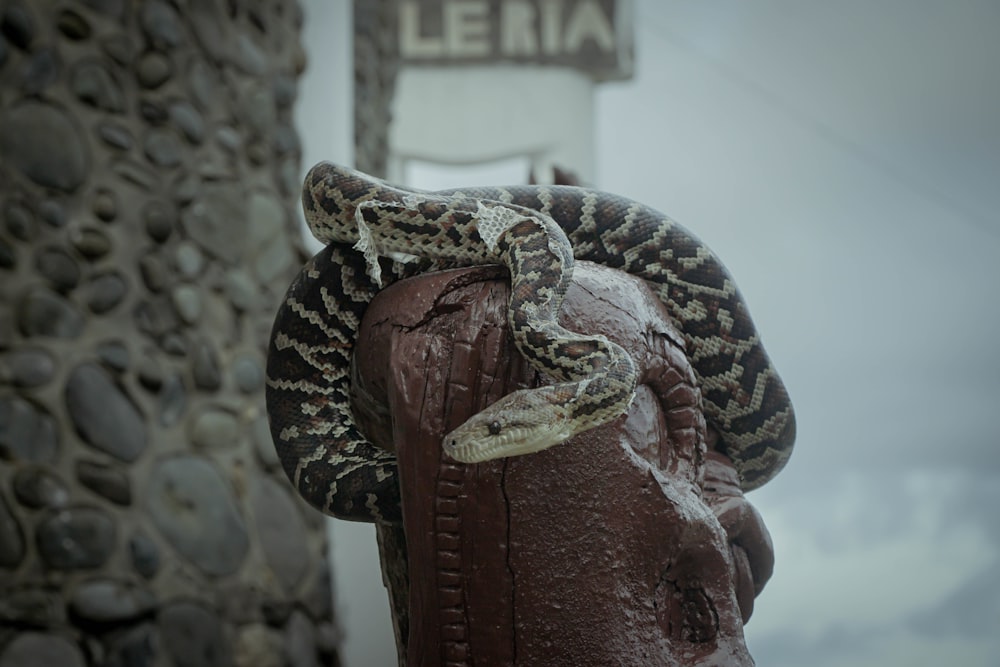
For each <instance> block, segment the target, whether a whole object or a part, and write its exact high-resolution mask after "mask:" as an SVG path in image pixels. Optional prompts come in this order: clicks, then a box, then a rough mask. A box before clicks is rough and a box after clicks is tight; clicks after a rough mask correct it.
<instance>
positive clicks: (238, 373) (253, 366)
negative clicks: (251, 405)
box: [232, 354, 264, 394]
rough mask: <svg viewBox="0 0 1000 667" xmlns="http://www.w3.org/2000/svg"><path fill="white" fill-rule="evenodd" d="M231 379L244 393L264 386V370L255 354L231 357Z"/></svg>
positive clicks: (252, 391) (250, 392) (249, 392)
mask: <svg viewBox="0 0 1000 667" xmlns="http://www.w3.org/2000/svg"><path fill="white" fill-rule="evenodd" d="M232 369H233V379H234V380H235V381H236V387H237V388H238V389H239V390H240V391H242V392H243V393H244V394H252V393H254V392H255V391H258V390H259V389H260V388H261V387H263V386H264V370H263V369H262V368H261V367H260V363H259V362H258V361H257V357H256V356H255V355H250V354H241V355H239V356H237V357H236V358H235V359H233V365H232Z"/></svg>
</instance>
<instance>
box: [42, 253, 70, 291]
mask: <svg viewBox="0 0 1000 667" xmlns="http://www.w3.org/2000/svg"><path fill="white" fill-rule="evenodd" d="M35 269H36V270H37V271H38V273H40V274H41V275H42V276H44V277H45V278H46V279H47V280H48V281H49V284H50V285H52V287H53V288H54V289H55V290H56V291H57V292H62V293H66V292H69V291H70V290H71V289H73V288H74V287H76V286H77V284H78V283H79V282H80V274H81V271H80V266H79V265H78V264H77V263H76V260H75V259H73V258H72V257H71V256H70V254H69V253H68V252H66V251H65V250H63V249H62V248H58V247H48V248H41V249H39V251H38V253H37V254H36V255H35Z"/></svg>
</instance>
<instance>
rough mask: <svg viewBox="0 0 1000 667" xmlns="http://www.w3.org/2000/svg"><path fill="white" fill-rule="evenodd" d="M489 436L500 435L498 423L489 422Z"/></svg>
mask: <svg viewBox="0 0 1000 667" xmlns="http://www.w3.org/2000/svg"><path fill="white" fill-rule="evenodd" d="M488 428H489V430H490V435H500V429H501V428H502V427H501V426H500V422H490V425H489V427H488Z"/></svg>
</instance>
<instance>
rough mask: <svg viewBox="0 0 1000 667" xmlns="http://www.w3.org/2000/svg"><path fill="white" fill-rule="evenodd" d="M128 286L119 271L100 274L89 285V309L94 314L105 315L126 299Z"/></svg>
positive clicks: (87, 291)
mask: <svg viewBox="0 0 1000 667" xmlns="http://www.w3.org/2000/svg"><path fill="white" fill-rule="evenodd" d="M127 292H128V285H127V284H126V283H125V278H124V276H122V275H121V274H120V273H118V272H117V271H109V272H107V273H100V274H98V275H96V276H94V277H93V278H91V279H90V281H89V282H88V283H87V288H86V293H87V297H86V298H87V307H88V308H90V311H91V312H92V313H95V314H97V315H103V314H104V313H106V312H108V311H109V310H111V309H112V308H114V307H115V306H117V305H118V304H119V303H121V301H122V299H124V298H125V294H126V293H127Z"/></svg>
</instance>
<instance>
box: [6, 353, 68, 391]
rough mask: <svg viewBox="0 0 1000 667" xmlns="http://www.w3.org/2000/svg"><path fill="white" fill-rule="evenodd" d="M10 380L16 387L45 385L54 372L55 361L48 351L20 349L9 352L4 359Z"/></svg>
mask: <svg viewBox="0 0 1000 667" xmlns="http://www.w3.org/2000/svg"><path fill="white" fill-rule="evenodd" d="M4 362H5V363H6V365H7V368H8V369H9V372H10V379H11V381H12V382H13V383H14V385H15V386H17V387H26V388H34V387H41V386H42V385H44V384H47V383H48V382H49V380H51V379H52V376H53V375H54V374H55V372H56V361H55V359H54V358H53V357H52V354H51V353H49V351H48V350H45V349H44V348H40V347H37V348H36V347H28V346H25V347H22V348H18V349H15V350H11V351H10V353H9V354H7V355H6V356H5V358H4Z"/></svg>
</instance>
